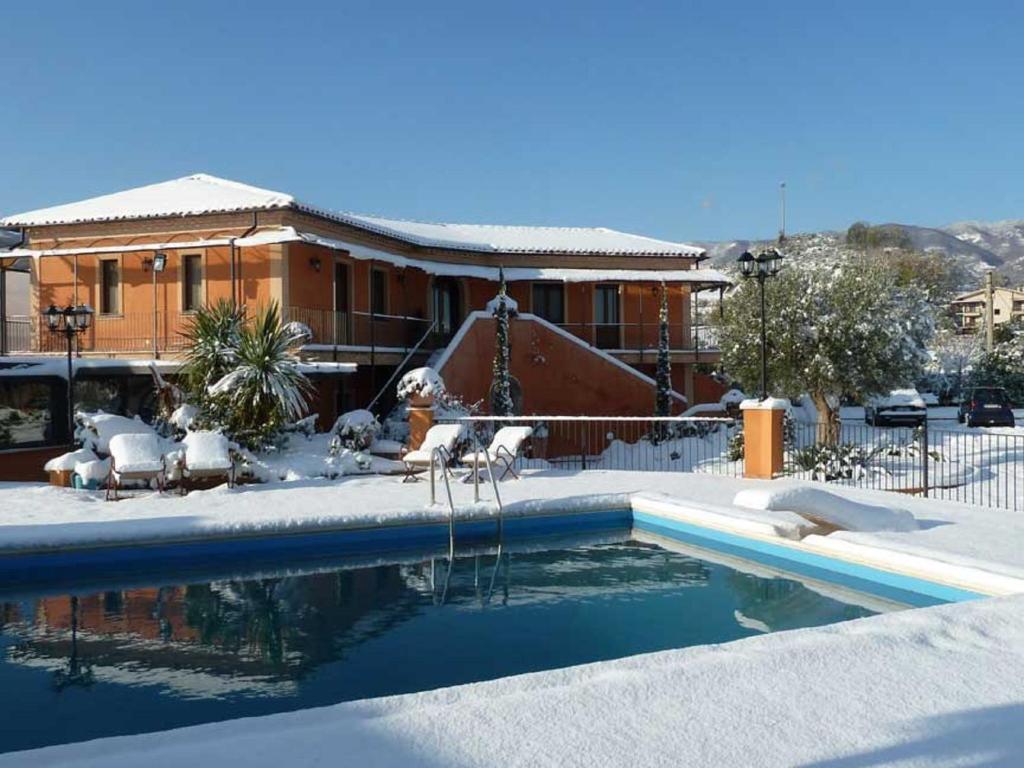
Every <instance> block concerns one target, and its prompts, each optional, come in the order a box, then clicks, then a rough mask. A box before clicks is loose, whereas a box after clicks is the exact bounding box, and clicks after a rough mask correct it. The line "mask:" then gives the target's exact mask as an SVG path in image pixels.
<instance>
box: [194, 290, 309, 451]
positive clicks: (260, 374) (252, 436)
mask: <svg viewBox="0 0 1024 768" xmlns="http://www.w3.org/2000/svg"><path fill="white" fill-rule="evenodd" d="M302 340H303V336H302V334H301V333H299V332H297V331H296V330H295V329H294V328H293V327H291V326H287V325H282V324H281V315H280V311H279V309H278V305H277V303H276V302H273V303H271V304H270V306H268V307H267V308H266V309H264V310H262V311H260V312H259V314H258V315H257V316H256V319H255V320H254V321H253V323H252V324H251V325H248V326H243V327H242V328H241V330H240V331H239V333H238V341H237V344H236V345H235V346H234V348H233V349H232V350H231V354H232V360H231V369H230V370H229V371H228V372H227V373H225V374H224V375H223V376H221V378H220V379H219V380H217V381H216V382H215V383H213V384H212V385H211V386H210V387H209V388H208V390H207V392H208V394H209V396H210V397H211V398H213V399H214V400H215V401H216V402H217V403H218V405H219V406H220V408H219V409H218V410H220V411H221V412H222V413H223V414H224V422H225V423H224V427H225V428H226V431H227V432H228V434H230V435H231V436H232V437H234V439H236V440H238V441H240V442H243V443H246V444H248V445H249V446H251V447H260V446H261V445H262V444H264V443H266V442H267V441H268V440H269V439H270V438H271V437H273V435H274V434H275V433H277V431H278V430H279V429H280V428H281V427H282V426H283V425H284V424H286V423H287V422H289V421H296V420H298V419H300V418H302V417H303V416H304V415H305V413H306V409H307V407H308V404H309V397H310V395H311V394H312V392H313V386H312V384H310V381H309V379H308V378H306V376H305V374H303V373H302V371H300V370H299V362H298V360H297V359H296V358H295V357H293V356H292V354H291V350H292V349H294V348H295V347H297V346H299V345H301V343H302Z"/></svg>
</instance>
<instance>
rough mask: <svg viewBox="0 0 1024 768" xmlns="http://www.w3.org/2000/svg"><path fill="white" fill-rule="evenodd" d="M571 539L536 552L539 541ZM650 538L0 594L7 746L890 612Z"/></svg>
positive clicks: (0, 718)
mask: <svg viewBox="0 0 1024 768" xmlns="http://www.w3.org/2000/svg"><path fill="white" fill-rule="evenodd" d="M544 546H547V547H552V546H553V547H554V548H547V549H545V548H539V547H544ZM706 554H707V553H701V552H700V551H693V550H683V549H681V548H677V547H673V548H672V550H671V551H670V550H669V549H665V548H663V547H662V546H658V545H655V544H653V543H650V542H641V541H637V540H635V539H622V537H621V536H620V537H619V539H618V540H615V538H614V537H611V540H608V537H605V538H604V539H603V540H598V541H597V542H594V541H592V540H591V541H589V542H588V543H581V542H579V541H572V542H559V543H557V544H556V545H552V544H551V543H550V542H548V543H547V544H537V543H534V544H532V545H527V544H519V545H517V546H516V547H515V548H512V549H508V548H506V549H505V550H504V551H502V552H501V553H500V559H499V557H498V556H497V555H496V554H495V552H494V551H487V552H484V553H483V554H479V555H466V556H462V557H458V558H456V560H455V562H454V563H453V564H452V567H451V569H450V573H449V566H448V561H447V560H446V559H445V558H444V557H440V558H434V559H431V558H430V557H429V555H427V554H424V555H423V557H422V558H421V559H417V557H416V556H415V555H413V556H409V555H403V556H402V557H401V558H400V559H396V560H395V561H394V562H382V563H375V564H368V565H359V566H353V565H352V564H351V563H348V564H344V563H342V564H338V563H334V564H325V563H323V562H318V563H316V564H315V565H309V564H306V565H303V564H292V565H291V567H288V568H284V567H281V568H278V569H277V571H276V572H275V573H270V574H268V573H267V572H262V573H257V572H248V573H246V572H238V573H234V574H226V575H225V574H220V575H218V576H217V578H215V579H213V578H209V577H205V580H204V579H196V578H195V577H175V575H174V574H170V573H168V574H160V573H156V574H152V575H150V576H139V575H138V574H133V575H132V576H131V580H130V581H128V580H127V577H126V580H125V582H124V583H121V584H118V583H113V582H110V583H106V584H104V585H103V587H102V591H99V590H98V589H97V587H96V586H88V585H86V586H83V587H79V586H76V585H75V584H69V585H64V586H62V587H56V588H54V587H51V588H49V589H47V590H38V591H36V592H34V593H22V594H17V595H14V594H9V595H7V596H0V691H2V692H3V695H2V696H0V751H14V750H21V749H29V748H32V747H39V746H44V745H49V744H58V743H65V742H72V741H83V740H87V739H93V738H99V737H103V736H112V735H118V734H129V733H139V732H145V731H155V730H164V729H168V728H175V727H180V726H185V725H191V724H195V723H202V722H209V721H216V720H225V719H228V718H235V717H245V716H252V715H263V714H268V713H272V712H280V711H287V710H296V709H303V708H306V707H315V706H322V705H327V704H332V703H336V702H340V701H348V700H353V699H362V698H368V697H374V696H383V695H387V694H397V693H407V692H411V691H422V690H428V689H432V688H438V687H443V686H448V685H455V684H458V683H468V682H473V681H479V680H488V679H493V678H497V677H501V676H505V675H512V674H517V673H521V672H532V671H537V670H544V669H551V668H556V667H564V666H569V665H572V664H581V663H585V662H592V661H599V660H603V659H613V658H619V657H623V656H629V655H632V654H637V653H645V652H650V651H659V650H663V649H668V648H683V647H686V646H693V645H700V644H705V643H720V642H727V641H729V640H735V639H738V638H743V637H749V636H752V635H756V634H760V633H763V632H773V631H778V630H785V629H791V628H796V627H808V626H815V625H822V624H830V623H833V622H838V621H845V620H847V619H855V618H860V617H863V616H870V615H872V614H873V613H876V612H878V611H881V610H887V609H889V608H892V607H894V606H892V605H891V604H885V603H881V602H880V601H877V600H875V599H873V598H869V597H867V596H858V595H857V593H851V592H845V591H833V590H831V589H829V588H823V585H820V584H814V583H812V582H806V583H803V582H801V581H798V580H796V579H795V578H786V577H785V576H784V575H779V574H778V573H776V572H770V571H767V570H766V569H765V568H763V567H761V566H755V565H754V564H752V563H751V564H750V567H747V566H746V565H745V564H744V563H743V562H742V561H728V564H727V563H726V561H722V560H721V559H718V560H717V561H716V562H713V561H712V560H711V559H708V558H707V557H706V556H704V555H706Z"/></svg>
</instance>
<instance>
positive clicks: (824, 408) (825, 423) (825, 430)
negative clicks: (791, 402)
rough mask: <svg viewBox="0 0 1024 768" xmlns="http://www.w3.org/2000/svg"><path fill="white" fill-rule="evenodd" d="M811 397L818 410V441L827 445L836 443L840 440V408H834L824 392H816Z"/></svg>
mask: <svg viewBox="0 0 1024 768" xmlns="http://www.w3.org/2000/svg"><path fill="white" fill-rule="evenodd" d="M811 399H812V400H813V401H814V407H815V408H817V410H818V434H817V441H818V442H819V443H823V444H825V445H835V444H836V443H838V442H839V408H838V407H837V408H834V409H833V408H832V406H831V404H830V403H829V399H828V396H827V395H826V394H825V393H824V392H814V393H813V394H812V395H811Z"/></svg>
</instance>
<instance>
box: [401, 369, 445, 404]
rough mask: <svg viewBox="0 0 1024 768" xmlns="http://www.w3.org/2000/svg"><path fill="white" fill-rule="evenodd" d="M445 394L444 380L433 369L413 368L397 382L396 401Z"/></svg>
mask: <svg viewBox="0 0 1024 768" xmlns="http://www.w3.org/2000/svg"><path fill="white" fill-rule="evenodd" d="M444 393H445V386H444V379H442V378H441V374H439V373H438V372H437V371H435V370H434V369H433V368H415V369H413V370H411V371H409V372H408V373H407V374H405V376H403V377H402V378H401V380H399V382H398V399H399V400H407V399H409V398H410V397H412V396H414V395H418V396H419V397H435V398H436V397H440V396H441V395H443V394H444Z"/></svg>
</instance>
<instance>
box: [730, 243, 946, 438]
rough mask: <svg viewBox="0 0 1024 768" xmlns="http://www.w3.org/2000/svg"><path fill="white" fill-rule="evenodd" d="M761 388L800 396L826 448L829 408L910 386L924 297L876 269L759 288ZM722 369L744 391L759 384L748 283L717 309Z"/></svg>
mask: <svg viewBox="0 0 1024 768" xmlns="http://www.w3.org/2000/svg"><path fill="white" fill-rule="evenodd" d="M765 291H766V297H767V313H766V318H767V333H768V354H767V357H768V382H769V388H770V389H771V393H772V394H778V395H784V394H789V395H798V394H800V393H803V392H807V393H809V394H810V396H811V398H812V399H813V401H814V405H815V406H816V407H817V409H818V413H819V414H820V415H821V417H822V418H823V422H822V428H821V434H820V438H821V439H822V440H824V441H827V442H834V441H835V439H836V436H837V432H838V430H837V429H836V425H837V423H838V410H839V400H840V398H841V397H842V396H844V395H850V396H854V397H860V398H863V397H867V396H870V395H876V394H882V393H885V392H888V391H889V390H890V389H893V388H895V387H898V386H904V385H908V384H912V383H913V382H914V381H915V380H916V379H917V377H918V376H919V375H920V373H921V371H922V370H923V367H924V364H925V363H926V362H927V359H928V355H927V351H926V345H927V343H928V341H929V340H930V339H931V336H932V333H933V332H934V322H933V312H932V311H931V310H932V308H931V307H930V306H929V304H928V302H927V299H926V297H925V295H924V293H923V292H922V291H921V290H920V289H918V288H916V287H914V286H907V285H899V284H898V283H897V281H895V280H894V279H893V275H892V274H891V272H890V271H889V270H887V269H886V267H885V265H884V264H883V263H881V262H879V261H877V260H867V259H864V260H857V261H847V262H846V263H844V264H842V265H834V266H829V265H820V266H810V265H794V266H792V267H790V268H788V269H783V271H782V272H781V273H780V274H779V275H778V276H777V277H775V278H771V279H769V280H768V281H767V283H766V284H765ZM720 324H721V346H722V365H723V367H724V369H725V371H726V372H727V373H728V374H729V375H731V376H732V377H733V378H735V379H737V380H738V381H739V382H740V383H741V384H742V385H743V387H744V388H745V389H748V390H754V389H756V388H757V385H758V381H759V379H760V366H761V349H760V345H761V340H760V300H759V295H758V286H757V285H756V283H755V282H754V281H753V280H747V281H743V283H742V284H741V285H740V286H739V288H738V289H737V290H736V291H735V292H734V293H733V295H732V296H730V297H729V298H728V299H727V301H726V303H725V312H724V316H723V318H722V320H721V321H720Z"/></svg>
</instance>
